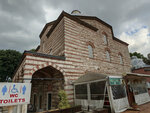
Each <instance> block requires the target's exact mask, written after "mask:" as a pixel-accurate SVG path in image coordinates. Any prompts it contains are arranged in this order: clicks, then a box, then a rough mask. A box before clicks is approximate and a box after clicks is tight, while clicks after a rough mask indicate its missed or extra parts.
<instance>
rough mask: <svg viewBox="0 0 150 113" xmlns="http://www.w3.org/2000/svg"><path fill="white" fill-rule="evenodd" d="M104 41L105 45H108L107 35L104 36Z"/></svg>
mask: <svg viewBox="0 0 150 113" xmlns="http://www.w3.org/2000/svg"><path fill="white" fill-rule="evenodd" d="M103 41H104V44H105V45H108V40H107V35H106V34H103Z"/></svg>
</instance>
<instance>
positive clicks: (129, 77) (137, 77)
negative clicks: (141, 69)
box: [125, 73, 150, 79]
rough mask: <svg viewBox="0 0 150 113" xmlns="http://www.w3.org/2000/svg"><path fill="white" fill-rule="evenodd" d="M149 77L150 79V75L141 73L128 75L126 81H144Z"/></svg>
mask: <svg viewBox="0 0 150 113" xmlns="http://www.w3.org/2000/svg"><path fill="white" fill-rule="evenodd" d="M148 77H150V75H147V74H139V73H127V74H126V76H125V78H126V79H144V78H148Z"/></svg>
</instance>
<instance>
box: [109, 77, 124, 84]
mask: <svg viewBox="0 0 150 113" xmlns="http://www.w3.org/2000/svg"><path fill="white" fill-rule="evenodd" d="M109 84H110V85H121V84H122V79H121V78H109Z"/></svg>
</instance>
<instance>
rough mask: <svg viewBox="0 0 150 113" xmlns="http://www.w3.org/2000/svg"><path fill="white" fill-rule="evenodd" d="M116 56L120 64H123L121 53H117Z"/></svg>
mask: <svg viewBox="0 0 150 113" xmlns="http://www.w3.org/2000/svg"><path fill="white" fill-rule="evenodd" d="M118 56H119V60H120V64H123V57H122V55H121V54H119V55H118Z"/></svg>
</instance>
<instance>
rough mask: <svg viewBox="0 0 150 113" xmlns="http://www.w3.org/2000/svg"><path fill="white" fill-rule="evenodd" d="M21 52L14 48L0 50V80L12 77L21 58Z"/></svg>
mask: <svg viewBox="0 0 150 113" xmlns="http://www.w3.org/2000/svg"><path fill="white" fill-rule="evenodd" d="M21 55H22V54H21V53H20V52H18V51H16V50H0V82H4V81H6V78H9V77H10V78H12V76H13V73H14V71H15V69H16V67H17V66H18V63H19V61H20V59H21Z"/></svg>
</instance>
